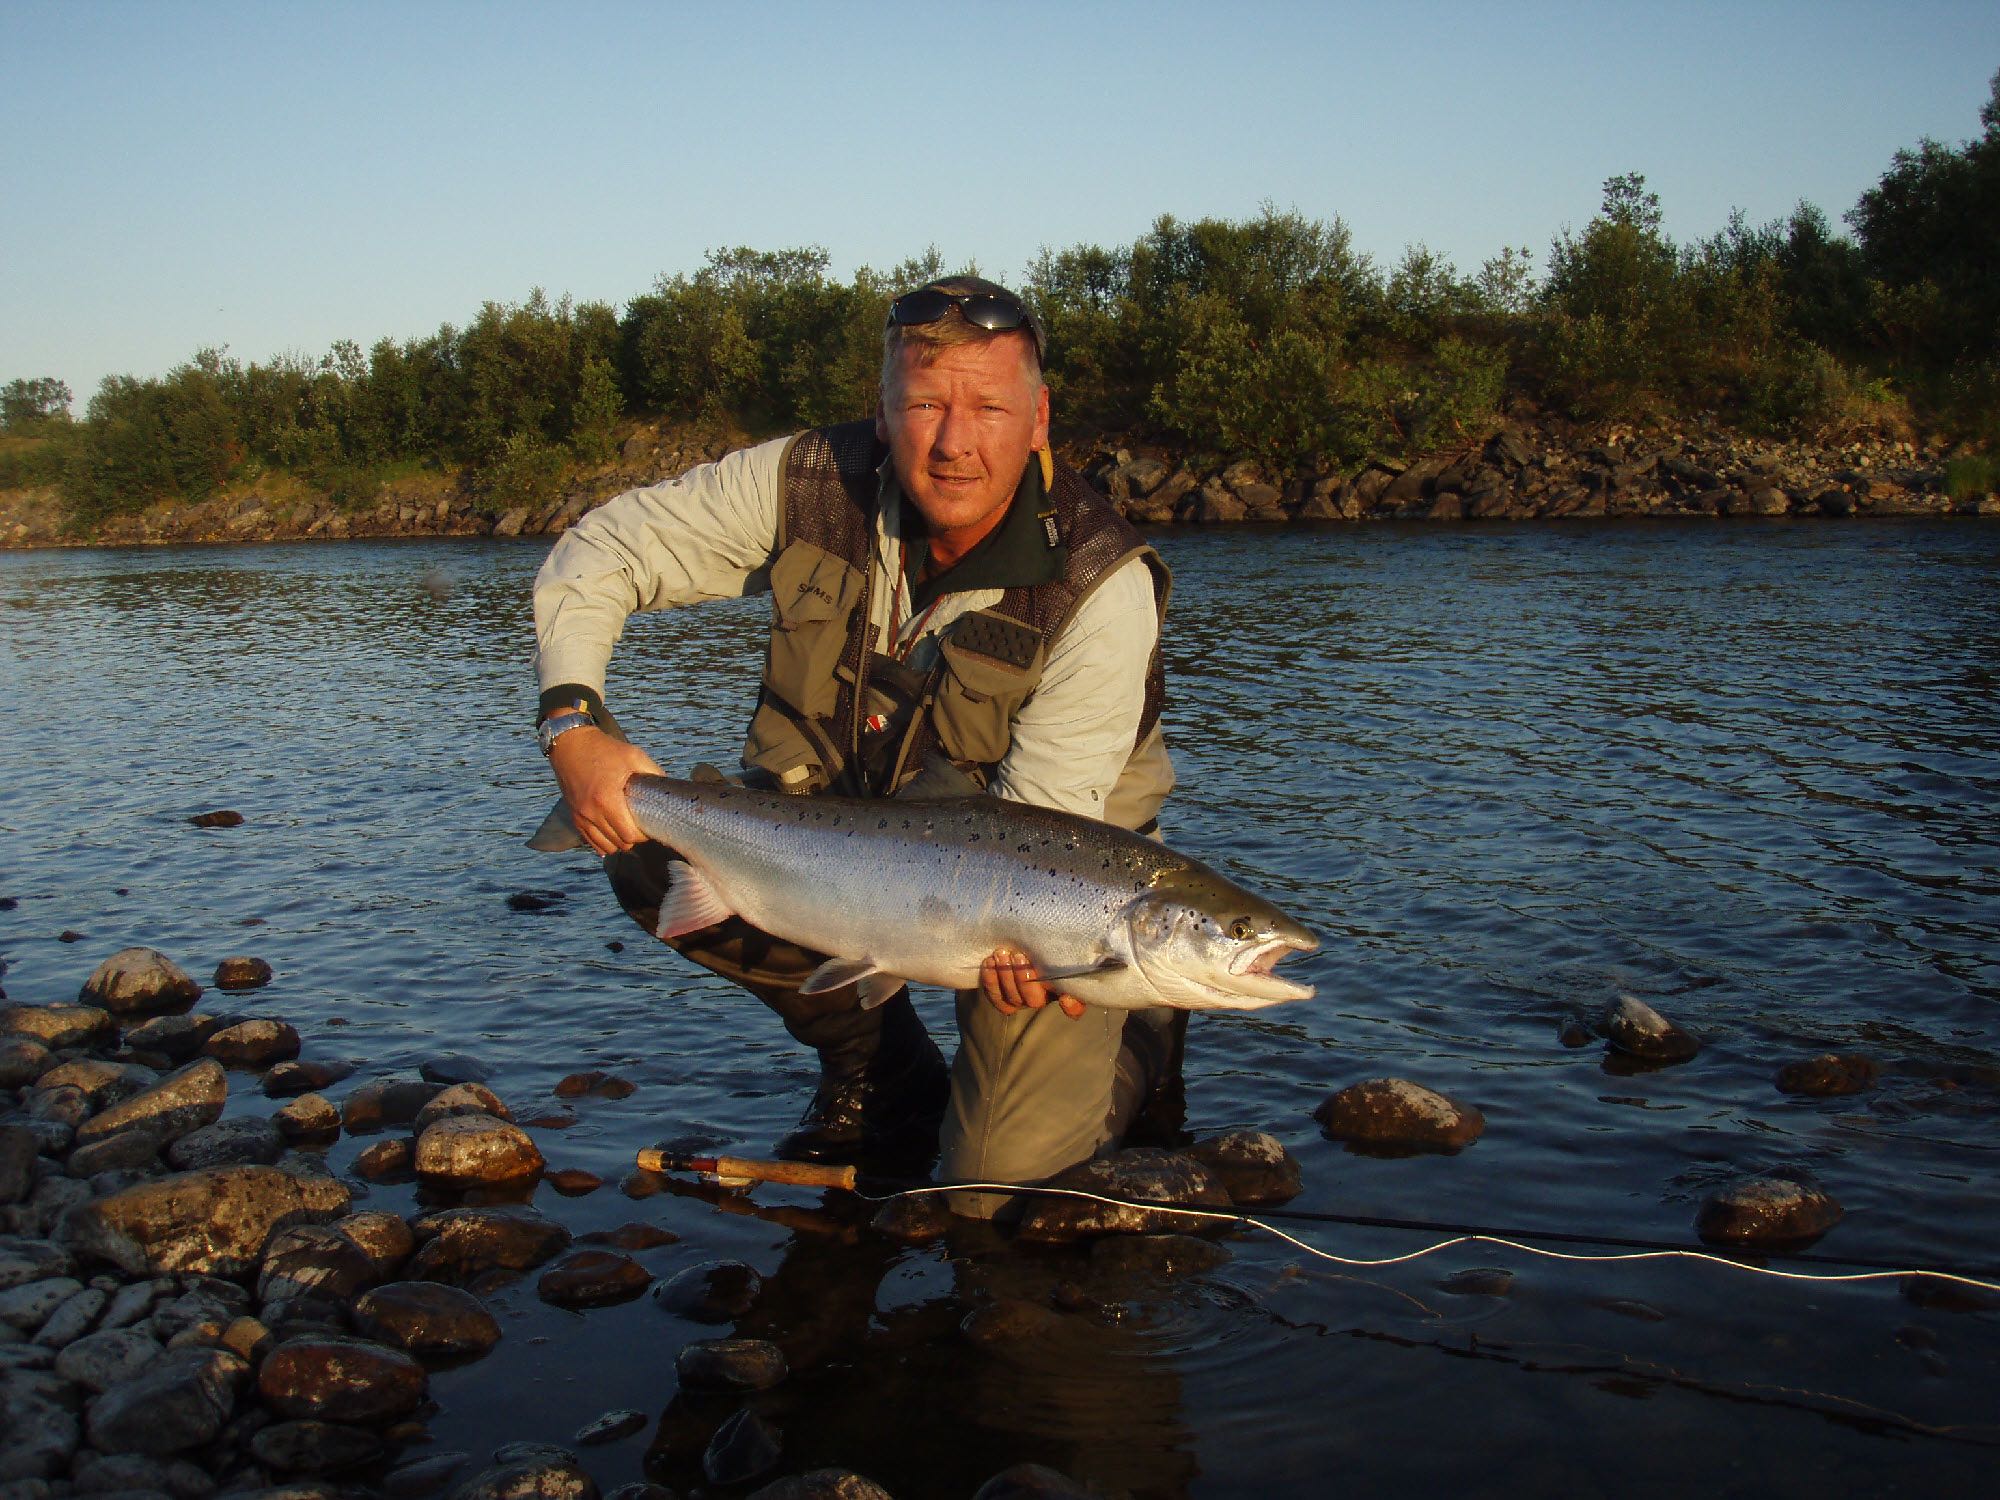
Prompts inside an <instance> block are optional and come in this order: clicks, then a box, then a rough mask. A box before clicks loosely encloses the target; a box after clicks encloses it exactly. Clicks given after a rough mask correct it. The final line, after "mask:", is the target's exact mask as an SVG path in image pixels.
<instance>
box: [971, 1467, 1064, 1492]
mask: <svg viewBox="0 0 2000 1500" xmlns="http://www.w3.org/2000/svg"><path fill="white" fill-rule="evenodd" d="M1093 1494H1094V1491H1091V1490H1088V1489H1086V1488H1084V1486H1082V1485H1080V1484H1078V1483H1077V1482H1076V1481H1075V1480H1074V1479H1071V1478H1070V1477H1069V1475H1067V1474H1064V1473H1062V1472H1060V1471H1059V1470H1056V1469H1051V1468H1047V1467H1045V1466H1044V1465H1042V1464H1015V1465H1014V1466H1013V1467H1012V1468H1010V1469H1002V1470H1001V1471H1000V1472H999V1473H998V1474H995V1475H994V1476H993V1477H992V1478H991V1479H989V1480H987V1481H986V1483H984V1484H982V1485H981V1486H980V1487H979V1488H978V1489H977V1490H975V1491H974V1492H973V1496H972V1500H1090V1497H1091V1496H1092V1495H1093Z"/></svg>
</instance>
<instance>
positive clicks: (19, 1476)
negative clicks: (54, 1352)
mask: <svg viewBox="0 0 2000 1500" xmlns="http://www.w3.org/2000/svg"><path fill="white" fill-rule="evenodd" d="M0 1432H3V1433H5V1434H6V1441H5V1442H0V1484H4V1485H6V1487H7V1490H8V1491H9V1492H10V1493H19V1494H23V1495H33V1494H38V1493H39V1494H51V1495H52V1494H53V1493H54V1491H52V1490H49V1489H48V1488H47V1487H46V1486H44V1487H43V1488H42V1489H41V1490H40V1491H35V1490H30V1489H27V1488H26V1487H25V1486H26V1485H27V1484H29V1483H31V1482H33V1481H37V1480H42V1479H48V1478H51V1477H53V1476H55V1475H59V1474H62V1473H65V1472H66V1471H67V1468H68V1465H69V1461H70V1455H71V1454H72V1453H74V1452H75V1451H76V1446H77V1439H78V1435H79V1434H78V1428H77V1420H76V1413H75V1412H73V1411H71V1410H70V1409H69V1405H68V1401H67V1398H66V1391H65V1388H64V1387H63V1385H62V1384H61V1382H60V1381H57V1380H55V1379H54V1378H52V1377H50V1376H46V1375H35V1374H31V1373H28V1372H19V1373H15V1374H12V1375H10V1376H9V1377H8V1378H6V1379H0ZM17 1486H20V1488H18V1489H17Z"/></svg>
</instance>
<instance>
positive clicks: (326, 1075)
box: [264, 1058, 354, 1099]
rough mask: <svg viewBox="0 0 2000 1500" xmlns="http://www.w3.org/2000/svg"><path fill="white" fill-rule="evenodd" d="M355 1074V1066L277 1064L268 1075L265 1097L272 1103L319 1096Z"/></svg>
mask: <svg viewBox="0 0 2000 1500" xmlns="http://www.w3.org/2000/svg"><path fill="white" fill-rule="evenodd" d="M353 1072H354V1064H353V1063H351V1062H335V1061H328V1060H324V1059H322V1060H316V1061H307V1060H304V1059H300V1058H294V1059H292V1060H291V1061H289V1062H281V1063H274V1064H273V1065H272V1066H271V1067H270V1069H269V1070H268V1071H266V1072H265V1074H264V1095H265V1097H266V1098H270V1099H290V1098H292V1097H293V1096H294V1095H298V1094H312V1093H317V1092H318V1091H319V1090H321V1089H327V1088H332V1087H333V1086H334V1085H335V1084H336V1083H339V1082H340V1081H341V1080H342V1079H343V1078H347V1077H350V1076H352V1074H353Z"/></svg>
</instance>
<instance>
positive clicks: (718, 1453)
mask: <svg viewBox="0 0 2000 1500" xmlns="http://www.w3.org/2000/svg"><path fill="white" fill-rule="evenodd" d="M783 1456H784V1439H783V1438H782V1437H781V1436H780V1434H779V1432H778V1429H777V1428H775V1427H773V1426H772V1425H771V1424H770V1423H769V1422H767V1421H765V1420H764V1418H763V1417H762V1416H760V1415H758V1413H757V1412H756V1411H755V1410H753V1409H752V1408H750V1407H747V1406H746V1407H744V1408H743V1409H742V1410H741V1411H739V1412H737V1413H736V1414H735V1415H734V1416H732V1417H731V1418H729V1420H728V1421H726V1422H724V1423H723V1424H722V1425H721V1426H720V1427H718V1428H716V1429H715V1436H714V1437H712V1438H710V1439H709V1440H708V1447H707V1448H706V1449H704V1450H703V1452H702V1455H701V1471H702V1473H704V1474H706V1475H707V1476H708V1477H709V1480H710V1482H711V1483H714V1484H726V1485H736V1484H748V1483H750V1481H751V1480H753V1479H761V1478H762V1477H763V1476H764V1475H766V1474H768V1473H770V1472H771V1471H772V1470H773V1469H775V1468H777V1467H778V1460H779V1459H780V1458H782V1457H783Z"/></svg>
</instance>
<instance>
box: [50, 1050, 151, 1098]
mask: <svg viewBox="0 0 2000 1500" xmlns="http://www.w3.org/2000/svg"><path fill="white" fill-rule="evenodd" d="M159 1081H160V1075H159V1074H158V1073H156V1072H154V1071H153V1070H152V1069H151V1068H142V1067H140V1066H139V1065H138V1064H137V1063H117V1062H110V1061H107V1060H106V1059H104V1058H99V1057H72V1058H70V1059H69V1060H68V1061H67V1062H60V1063H57V1064H56V1065H55V1066H54V1067H52V1068H50V1069H49V1070H48V1071H47V1072H45V1073H43V1074H42V1075H41V1076H40V1077H39V1078H37V1079H36V1080H35V1087H36V1088H38V1089H60V1088H72V1089H75V1090H76V1091H77V1092H78V1093H80V1094H82V1095H83V1097H84V1099H85V1100H87V1101H88V1102H89V1104H90V1107H91V1108H92V1109H108V1108H109V1107H110V1106H112V1105H114V1104H116V1103H118V1102H119V1101H120V1100H124V1099H130V1098H131V1097H132V1096H133V1095H134V1094H139V1093H143V1092H145V1090H147V1089H149V1088H151V1087H152V1086H153V1085H154V1084H156V1083H158V1082H159Z"/></svg>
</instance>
